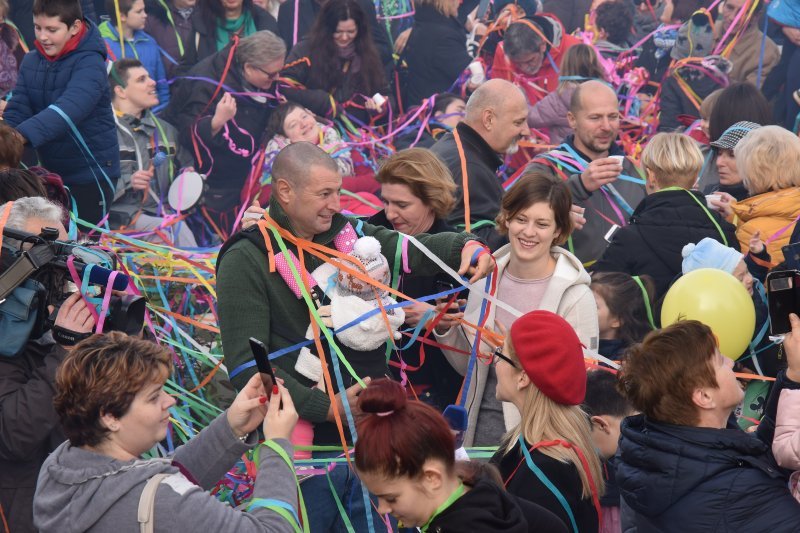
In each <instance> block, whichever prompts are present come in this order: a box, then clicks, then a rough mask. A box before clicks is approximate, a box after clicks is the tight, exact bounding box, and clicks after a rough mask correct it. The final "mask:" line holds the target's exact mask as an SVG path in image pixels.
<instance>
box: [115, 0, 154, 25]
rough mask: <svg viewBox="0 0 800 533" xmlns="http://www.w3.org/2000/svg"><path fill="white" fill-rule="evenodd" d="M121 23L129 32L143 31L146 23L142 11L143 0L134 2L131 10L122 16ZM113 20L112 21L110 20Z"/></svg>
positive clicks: (145, 16)
mask: <svg viewBox="0 0 800 533" xmlns="http://www.w3.org/2000/svg"><path fill="white" fill-rule="evenodd" d="M120 18H121V19H122V23H123V24H124V25H125V26H127V27H128V28H129V29H131V30H143V29H144V25H145V22H147V13H145V11H144V0H136V1H135V2H134V3H133V5H132V6H131V10H130V11H128V12H127V13H124V14H122V16H121V17H120ZM112 20H113V19H112Z"/></svg>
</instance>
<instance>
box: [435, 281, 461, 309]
mask: <svg viewBox="0 0 800 533" xmlns="http://www.w3.org/2000/svg"><path fill="white" fill-rule="evenodd" d="M455 288H456V287H455V285H453V284H452V283H450V282H449V281H441V280H437V281H436V283H435V284H434V290H435V291H436V292H437V293H439V292H447V291H452V290H453V289H455ZM458 295H459V293H458V292H454V293H452V294H448V295H447V296H441V297H439V298H436V303H437V304H443V303H447V302H449V301H450V300H452V299H453V298H455V301H454V302H453V304H452V305H451V306H450V307H449V308H448V309H447V312H448V313H450V314H455V313H459V312H460V309H459V308H458Z"/></svg>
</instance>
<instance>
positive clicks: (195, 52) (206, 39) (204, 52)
mask: <svg viewBox="0 0 800 533" xmlns="http://www.w3.org/2000/svg"><path fill="white" fill-rule="evenodd" d="M250 16H252V17H253V24H255V26H256V31H261V30H269V31H271V32H272V33H274V34H275V35H277V34H278V23H277V22H276V21H275V18H274V17H273V16H272V15H270V14H269V13H267V12H266V11H265V10H263V9H261V8H260V7H258V6H251V7H250ZM191 19H192V27H193V28H194V33H193V35H192V38H191V39H190V40H189V43H188V44H189V46H187V47H186V50H184V56H183V60H182V61H181V69H183V70H188V69H189V68H191V67H192V66H193V65H195V64H196V63H198V62H200V61H202V60H203V59H205V58H207V57H209V56H212V55H214V54H216V53H217V26H216V20H214V21H209V20H208V19H207V18H206V17H205V16H203V10H201V9H199V8H195V10H194V12H193V13H192V17H191ZM243 37H244V36H243ZM226 49H227V47H226Z"/></svg>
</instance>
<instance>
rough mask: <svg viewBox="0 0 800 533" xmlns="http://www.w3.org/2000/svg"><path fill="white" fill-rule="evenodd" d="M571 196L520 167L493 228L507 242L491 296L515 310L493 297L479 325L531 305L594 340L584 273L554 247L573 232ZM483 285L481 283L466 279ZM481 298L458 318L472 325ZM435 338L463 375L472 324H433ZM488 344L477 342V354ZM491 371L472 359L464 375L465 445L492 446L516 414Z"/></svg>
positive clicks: (507, 318)
mask: <svg viewBox="0 0 800 533" xmlns="http://www.w3.org/2000/svg"><path fill="white" fill-rule="evenodd" d="M571 204H572V198H571V195H570V192H569V189H568V188H567V186H566V184H565V183H564V182H563V181H562V180H560V179H558V178H557V177H553V176H550V175H548V174H545V173H542V172H539V171H529V172H526V173H524V174H523V175H522V176H521V177H520V178H519V180H517V182H516V183H515V184H514V185H513V186H512V187H511V188H510V189H509V190H508V192H507V193H506V195H505V196H504V197H503V202H502V207H501V211H500V214H499V215H498V217H497V230H498V231H499V232H501V233H503V234H507V235H508V239H509V244H507V245H505V246H503V247H502V248H500V249H499V250H497V252H495V254H494V257H495V260H496V261H497V280H496V288H497V290H496V292H495V294H494V296H496V298H497V299H498V300H500V301H502V302H504V303H506V304H508V305H509V306H511V307H512V308H513V309H515V310H516V311H518V312H519V314H516V313H513V312H511V311H509V310H508V309H505V308H503V307H498V306H497V305H495V304H494V303H493V304H491V305H489V306H488V311H487V312H486V315H488V316H486V320H485V322H484V324H485V325H486V327H490V328H491V327H494V325H495V324H497V325H498V327H499V328H500V330H501V331H505V330H506V329H510V327H511V323H512V322H514V320H515V319H516V318H517V317H518V316H521V315H523V314H525V313H528V312H530V311H534V310H537V309H541V310H545V311H550V312H553V313H556V314H557V315H560V316H561V317H563V318H564V319H565V320H566V321H567V322H568V323H569V324H570V325H571V326H572V327H573V328H574V329H575V332H576V333H577V334H578V338H579V339H580V340H581V343H583V344H584V345H585V346H586V348H589V349H592V350H596V349H597V343H598V340H597V339H598V334H599V333H598V325H597V304H596V303H595V300H594V297H593V296H592V291H591V290H590V289H589V283H590V281H591V280H590V277H589V274H588V273H587V272H586V270H585V269H584V268H583V265H582V264H581V262H580V260H578V258H577V257H575V256H574V255H572V254H571V253H570V252H568V251H567V250H565V249H564V248H561V247H559V246H558V245H559V244H563V243H565V242H566V241H567V239H568V238H569V235H570V233H571V231H572V220H571V219H570V206H571ZM473 288H476V289H480V290H483V289H484V288H485V283H484V282H483V281H481V282H478V283H477V284H475V285H473ZM482 303H483V298H482V297H481V296H480V294H479V293H477V292H476V291H470V297H469V299H468V300H467V307H466V310H465V311H464V320H465V322H468V323H471V324H478V322H479V319H480V316H481V308H482ZM436 336H437V338H438V341H439V342H440V343H441V344H443V345H445V346H448V347H450V348H452V349H450V350H447V349H445V350H443V351H444V353H445V356H446V357H447V360H448V361H449V362H450V364H451V365H452V366H453V368H455V369H456V370H457V371H458V372H460V373H461V374H462V375H465V374H466V373H467V370H468V367H469V355H465V354H464V352H467V353H469V352H471V350H472V344H473V342H475V336H476V335H475V330H474V328H471V327H469V326H466V325H461V326H457V327H453V328H450V329H446V328H440V327H437V331H436ZM492 348H493V347H492V346H489V345H488V344H486V343H483V346H481V347H480V350H479V353H487V352H490V351H491V350H492ZM496 388H497V376H496V374H495V370H494V367H493V366H491V365H489V364H487V362H486V361H485V360H484V358H478V360H477V361H476V363H475V364H474V365H473V368H472V375H471V376H470V377H469V388H468V389H467V391H466V394H467V399H466V407H467V410H468V414H469V426H468V428H467V431H466V433H465V437H464V445H465V446H496V445H498V444H499V443H500V440H501V438H502V436H503V434H505V432H506V431H507V430H508V429H510V428H513V427H515V426H516V424H518V423H519V412H518V411H517V409H516V408H515V407H514V406H513V405H512V404H510V403H505V402H500V401H498V400H497V399H496V397H495V390H496Z"/></svg>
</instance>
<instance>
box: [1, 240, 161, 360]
mask: <svg viewBox="0 0 800 533" xmlns="http://www.w3.org/2000/svg"><path fill="white" fill-rule="evenodd" d="M3 237H4V241H3V248H2V254H1V255H0V313H1V312H2V311H3V307H4V306H9V307H8V309H11V308H13V309H14V310H13V312H10V313H9V312H7V313H4V314H3V316H0V328H2V327H10V326H9V324H12V325H13V327H17V328H19V327H20V326H19V320H16V321H13V318H14V317H16V318H19V317H20V316H22V315H23V313H22V312H20V309H21V308H24V307H25V306H26V305H27V306H28V314H27V319H26V321H25V324H26V327H28V328H30V332H29V334H28V335H27V337H28V338H38V337H39V336H41V334H42V333H44V332H45V331H47V330H48V329H51V328H52V327H53V323H54V321H55V317H56V315H57V314H58V309H59V308H60V307H61V304H63V303H64V300H66V299H67V298H68V297H69V295H70V294H72V293H73V292H75V291H76V290H77V289H78V287H75V286H74V285H73V284H72V283H71V281H72V279H73V276H77V278H79V282H81V281H82V282H83V284H84V285H88V286H94V287H98V289H97V290H96V291H97V294H96V296H97V297H103V296H105V293H106V291H107V290H109V287H107V285H108V284H109V283H111V285H112V287H111V288H113V289H115V290H119V291H122V290H125V288H126V287H127V286H128V277H127V276H126V275H124V274H123V273H121V272H118V271H116V267H117V264H116V258H115V257H114V256H112V255H110V254H108V253H107V252H105V251H103V250H101V249H100V248H98V247H96V246H95V245H94V244H91V243H87V244H79V243H76V242H62V241H59V240H57V238H58V230H56V229H53V228H44V229H43V230H42V232H41V233H40V234H39V235H34V234H32V233H27V232H24V231H20V230H16V229H10V228H4V229H3ZM11 240H13V241H17V242H19V245H16V246H12V245H10V242H11ZM18 288H20V289H22V290H21V291H19V292H18V291H17V289H18ZM30 291H33V293H31V292H30ZM7 299H8V300H9V301H8V302H7V301H6V300H7ZM145 303H146V302H145V299H144V298H143V297H141V296H135V295H130V294H125V295H122V296H120V295H117V294H114V293H112V294H111V295H110V297H109V304H108V315H107V316H106V317H105V320H104V323H103V332H108V331H122V332H125V333H127V334H138V333H139V332H140V331H141V329H142V326H143V325H144V313H145ZM48 306H53V307H54V308H55V310H54V311H53V312H52V313H49V312H48ZM22 310H23V311H24V309H22ZM9 314H10V315H12V321H11V322H9V320H8V319H7V315H9ZM2 333H3V332H2V331H0V334H2ZM17 337H19V335H17ZM9 351H11V350H6V353H5V355H8V354H9V353H8V352H9Z"/></svg>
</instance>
